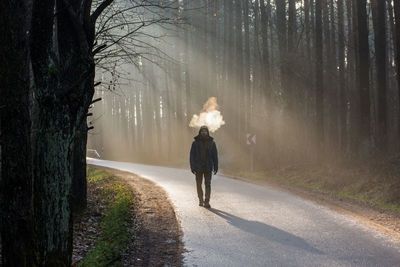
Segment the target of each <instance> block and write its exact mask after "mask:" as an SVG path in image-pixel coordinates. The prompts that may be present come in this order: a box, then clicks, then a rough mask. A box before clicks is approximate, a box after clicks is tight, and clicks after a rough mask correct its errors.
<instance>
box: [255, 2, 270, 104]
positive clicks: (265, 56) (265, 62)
mask: <svg viewBox="0 0 400 267" xmlns="http://www.w3.org/2000/svg"><path fill="white" fill-rule="evenodd" d="M257 8H258V7H257ZM260 11H261V12H260V13H261V38H262V69H263V72H262V73H263V75H262V77H263V84H264V87H265V88H264V90H265V95H266V96H267V97H269V96H270V90H271V88H270V82H271V79H270V64H269V47H268V46H269V45H268V16H267V8H266V6H265V1H264V0H260Z"/></svg>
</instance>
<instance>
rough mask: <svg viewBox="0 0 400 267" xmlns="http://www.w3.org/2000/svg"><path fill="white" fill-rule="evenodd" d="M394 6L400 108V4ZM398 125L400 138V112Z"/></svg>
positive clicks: (396, 2)
mask: <svg viewBox="0 0 400 267" xmlns="http://www.w3.org/2000/svg"><path fill="white" fill-rule="evenodd" d="M393 4H394V6H393V7H394V16H395V22H396V23H395V24H396V45H395V47H396V67H397V87H398V89H397V90H398V91H397V93H398V101H399V106H400V2H399V1H393ZM397 119H398V121H397V125H398V127H399V129H398V134H399V137H400V112H399V114H397Z"/></svg>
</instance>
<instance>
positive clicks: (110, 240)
mask: <svg viewBox="0 0 400 267" xmlns="http://www.w3.org/2000/svg"><path fill="white" fill-rule="evenodd" d="M88 183H91V184H93V185H94V188H96V189H95V194H96V195H97V196H99V199H100V200H101V202H102V203H100V205H105V213H104V217H103V218H102V220H101V224H100V225H101V227H100V231H101V233H100V237H99V239H98V240H97V242H96V245H95V247H94V248H92V249H91V250H90V251H89V253H88V254H87V256H86V257H85V258H84V259H83V261H82V262H81V263H80V264H79V266H90V267H91V266H121V253H122V252H123V251H124V249H125V248H126V244H127V242H129V240H130V239H131V238H132V237H131V234H129V224H130V223H131V209H132V207H133V204H134V202H135V199H134V196H133V193H132V191H131V189H130V188H129V186H128V185H127V184H126V183H124V182H123V181H121V180H119V179H118V178H116V177H115V176H113V175H112V174H109V173H107V172H105V171H102V170H99V169H94V168H90V167H89V168H88Z"/></svg>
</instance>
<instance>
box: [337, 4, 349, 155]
mask: <svg viewBox="0 0 400 267" xmlns="http://www.w3.org/2000/svg"><path fill="white" fill-rule="evenodd" d="M337 7H338V10H337V16H338V48H339V50H338V52H339V55H338V56H339V57H338V60H339V104H338V113H339V140H340V147H341V150H342V151H345V149H346V145H347V123H346V116H347V114H346V110H347V103H346V102H347V101H346V79H345V73H346V70H345V42H344V40H345V32H344V4H343V0H338V1H337Z"/></svg>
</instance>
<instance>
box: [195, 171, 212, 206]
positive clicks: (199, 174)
mask: <svg viewBox="0 0 400 267" xmlns="http://www.w3.org/2000/svg"><path fill="white" fill-rule="evenodd" d="M203 176H204V184H205V187H206V198H205V202H206V203H208V202H209V201H210V195H211V172H209V173H206V172H197V173H196V185H197V196H198V197H199V200H200V201H203V189H202V186H201V185H202V183H203Z"/></svg>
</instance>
